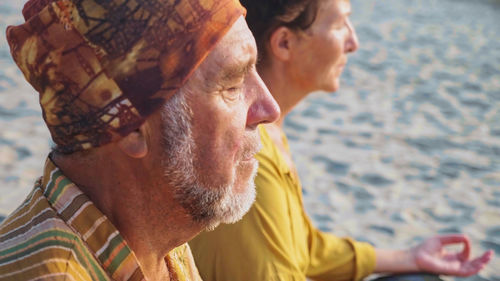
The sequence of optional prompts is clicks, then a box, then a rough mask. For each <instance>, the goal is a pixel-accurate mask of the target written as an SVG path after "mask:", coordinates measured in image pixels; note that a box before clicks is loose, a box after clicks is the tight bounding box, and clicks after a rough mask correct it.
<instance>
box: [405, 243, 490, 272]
mask: <svg viewBox="0 0 500 281" xmlns="http://www.w3.org/2000/svg"><path fill="white" fill-rule="evenodd" d="M453 244H463V249H462V251H461V252H450V251H448V250H446V249H445V246H446V245H453ZM410 252H411V253H412V255H413V257H414V260H415V263H416V265H417V267H418V268H419V269H420V270H421V271H424V272H430V273H436V274H445V275H454V276H462V277H464V276H471V275H474V274H476V273H478V272H479V271H480V270H481V269H483V268H484V267H485V266H486V264H488V262H489V261H490V260H491V259H492V257H493V251H492V250H489V251H487V252H485V253H484V254H483V255H482V256H480V257H477V258H475V259H472V260H471V259H469V255H470V241H469V238H468V237H467V236H465V235H462V234H450V235H442V236H435V237H432V238H429V239H427V240H425V241H424V242H422V243H421V244H420V245H418V246H416V247H415V248H413V249H411V250H410Z"/></svg>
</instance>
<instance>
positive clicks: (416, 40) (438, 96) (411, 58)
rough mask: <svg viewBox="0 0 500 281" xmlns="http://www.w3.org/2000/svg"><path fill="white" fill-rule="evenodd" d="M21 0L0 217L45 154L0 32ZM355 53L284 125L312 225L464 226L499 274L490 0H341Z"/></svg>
mask: <svg viewBox="0 0 500 281" xmlns="http://www.w3.org/2000/svg"><path fill="white" fill-rule="evenodd" d="M24 2H25V1H20V0H2V1H1V3H0V30H1V32H0V221H1V220H3V219H4V218H5V216H7V215H8V214H9V213H10V212H11V211H12V210H13V209H14V208H16V207H17V206H18V205H19V204H20V203H21V202H22V201H23V200H24V198H25V196H26V195H27V194H28V192H29V191H30V190H31V188H32V186H33V183H34V181H35V180H36V179H37V178H38V177H39V176H40V174H41V171H42V168H43V163H44V159H45V157H46V156H47V153H48V151H49V149H50V138H49V133H48V130H47V129H46V127H45V126H44V123H43V120H42V118H41V111H40V108H39V105H38V95H37V94H36V93H35V92H34V90H33V89H32V88H31V87H30V86H29V85H28V84H27V82H25V80H24V78H23V76H22V74H21V73H20V71H19V70H18V69H17V67H16V66H15V65H14V63H13V61H12V59H11V57H10V53H9V48H8V46H7V43H6V39H5V33H4V30H5V28H6V27H7V26H8V25H12V24H18V23H20V22H22V17H21V12H20V11H21V9H22V5H23V3H24ZM351 3H352V9H353V14H352V16H351V20H352V22H353V24H354V26H355V27H356V30H357V33H358V37H359V40H360V49H359V50H358V52H357V53H355V54H353V55H351V56H350V60H349V63H348V66H347V67H346V70H345V73H344V74H343V77H342V80H341V81H342V83H341V84H342V85H341V88H340V90H339V91H338V92H336V93H313V94H312V95H311V96H310V97H308V98H307V99H306V100H305V102H303V103H302V104H300V105H299V106H298V107H297V109H296V110H294V111H293V112H292V113H291V114H290V117H289V118H288V119H287V120H286V123H285V127H286V132H287V134H288V136H289V140H290V146H291V149H292V153H293V154H294V160H295V162H296V164H297V168H298V171H299V175H300V178H301V180H302V183H303V187H304V204H305V206H306V210H307V212H308V213H309V215H310V216H311V218H312V219H313V221H314V223H315V224H316V226H318V227H319V228H320V229H322V230H324V231H329V232H333V233H335V234H337V235H341V236H342V235H348V236H352V237H354V238H356V239H358V240H364V241H369V242H371V243H373V244H375V245H376V246H377V247H385V248H401V247H409V246H412V245H415V244H416V243H417V242H418V241H420V240H422V239H423V238H425V237H428V236H431V235H433V234H436V233H456V232H463V233H466V234H468V235H469V236H470V238H471V240H472V243H473V249H472V252H473V254H475V255H478V254H480V253H481V252H483V251H484V250H486V249H493V250H494V251H495V253H496V257H495V258H494V259H493V261H492V262H491V263H490V265H489V266H488V267H487V268H486V269H485V270H483V271H482V273H481V274H480V275H479V276H474V277H470V278H444V279H445V280H447V281H450V280H478V281H481V280H492V281H493V280H500V1H498V0H476V1H465V0H412V1H410V0H384V1H374V0H351Z"/></svg>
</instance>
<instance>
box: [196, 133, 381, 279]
mask: <svg viewBox="0 0 500 281" xmlns="http://www.w3.org/2000/svg"><path fill="white" fill-rule="evenodd" d="M259 130H260V134H261V140H262V144H263V148H262V150H261V151H260V152H259V153H258V154H257V160H258V161H259V170H258V174H257V177H256V179H255V184H256V188H257V198H256V202H255V204H254V205H253V207H252V208H251V209H250V211H249V213H248V214H246V215H245V217H244V218H243V219H242V220H241V221H239V222H237V223H235V224H231V225H221V226H219V227H218V228H217V229H215V231H212V232H205V233H202V234H200V235H199V236H198V237H196V238H195V239H193V240H192V241H191V242H189V244H190V246H191V248H192V251H193V255H194V258H195V261H196V265H197V267H198V270H199V272H200V274H201V277H202V278H203V280H205V281H273V280H280V281H292V280H293V281H303V280H306V277H308V278H311V279H313V280H336V281H342V280H360V279H361V278H363V277H365V276H367V275H369V274H370V273H371V272H372V271H373V270H374V267H375V251H374V248H373V247H372V246H371V245H370V244H368V243H363V242H355V241H353V240H352V239H350V238H339V237H336V236H333V235H331V234H328V233H324V232H321V231H319V230H317V229H316V228H314V227H313V226H312V224H311V221H310V220H309V218H308V216H307V215H306V213H305V210H304V208H303V203H302V188H301V185H300V182H299V179H298V177H297V176H296V175H295V174H294V173H292V172H291V170H290V168H289V167H288V165H287V164H286V162H285V161H284V159H283V156H282V155H281V153H280V152H279V150H278V148H277V147H276V146H275V145H274V143H273V142H272V140H271V138H270V137H269V135H268V134H267V132H266V131H265V129H264V127H263V126H260V129H259ZM283 138H284V142H285V146H286V148H287V149H288V144H287V142H286V137H285V136H283Z"/></svg>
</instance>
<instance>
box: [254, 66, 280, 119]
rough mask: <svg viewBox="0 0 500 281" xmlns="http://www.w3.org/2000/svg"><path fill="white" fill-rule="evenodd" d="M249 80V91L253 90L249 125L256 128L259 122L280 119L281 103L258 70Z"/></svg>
mask: <svg viewBox="0 0 500 281" xmlns="http://www.w3.org/2000/svg"><path fill="white" fill-rule="evenodd" d="M249 80H250V81H249V82H250V83H251V87H250V89H249V91H252V93H251V96H252V97H253V101H252V103H251V104H250V107H249V109H248V114H247V127H250V128H251V129H254V128H257V125H259V124H263V123H272V122H274V121H276V120H278V118H279V116H280V108H279V105H278V103H277V102H276V100H275V99H274V98H273V96H272V95H271V93H270V92H269V90H268V89H267V87H266V85H265V84H264V81H262V79H261V78H260V76H259V75H258V74H257V71H253V73H251V74H250V77H249Z"/></svg>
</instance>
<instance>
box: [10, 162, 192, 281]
mask: <svg viewBox="0 0 500 281" xmlns="http://www.w3.org/2000/svg"><path fill="white" fill-rule="evenodd" d="M165 262H166V263H167V265H168V268H169V271H170V275H171V278H172V280H176V281H201V279H200V276H199V274H198V271H197V270H196V266H195V265H194V261H193V257H192V255H191V252H190V250H189V246H188V245H187V244H183V245H181V246H179V247H177V248H175V249H174V250H172V251H171V252H170V253H168V255H167V256H166V257H165ZM17 280H19V281H24V280H53V281H57V280H75V281H108V280H116V281H141V280H144V275H143V273H142V270H141V267H140V266H139V262H138V260H137V258H136V257H135V254H134V252H133V251H132V250H131V249H130V248H129V246H128V244H127V242H126V241H125V239H124V238H123V237H122V236H121V234H120V232H119V231H118V230H117V229H116V228H115V227H114V226H113V224H112V223H111V222H110V221H109V220H108V218H107V217H106V216H105V215H104V214H102V213H101V211H99V209H97V207H96V206H95V205H94V204H93V203H92V201H90V199H89V198H88V197H87V196H85V194H83V193H82V191H81V190H80V189H79V188H78V187H77V186H76V185H75V184H74V183H72V182H71V181H70V180H69V179H68V178H66V177H65V176H64V174H63V173H62V172H61V170H59V168H57V167H56V166H55V164H54V163H53V162H52V161H51V160H50V158H49V159H47V162H46V164H45V171H44V176H43V177H42V178H41V180H39V181H38V182H37V184H36V185H35V188H34V189H33V191H32V192H31V193H30V194H29V195H28V198H27V199H26V200H25V201H24V202H23V203H22V204H21V206H20V207H19V208H18V209H17V210H15V211H14V212H13V213H12V214H11V215H10V216H9V217H8V218H6V219H5V220H4V221H3V222H2V224H0V281H17Z"/></svg>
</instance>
